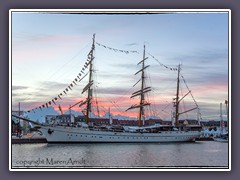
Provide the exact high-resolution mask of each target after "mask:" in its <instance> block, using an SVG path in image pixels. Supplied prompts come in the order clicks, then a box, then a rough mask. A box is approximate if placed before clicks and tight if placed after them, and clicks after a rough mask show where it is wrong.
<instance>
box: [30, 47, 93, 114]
mask: <svg viewBox="0 0 240 180" xmlns="http://www.w3.org/2000/svg"><path fill="white" fill-rule="evenodd" d="M92 59H94V57H93V49H91V50H90V52H89V53H88V55H87V60H86V62H85V63H84V65H83V67H82V69H81V70H80V72H79V73H78V75H77V77H76V78H74V80H73V81H72V83H70V84H69V85H68V87H66V88H65V89H64V90H63V91H62V92H63V93H60V94H58V95H57V97H58V98H57V97H55V98H53V99H52V100H50V101H48V102H47V103H45V104H43V105H41V106H39V107H36V108H33V109H31V110H28V111H26V112H27V113H30V112H31V111H33V112H34V113H35V111H34V109H38V108H39V109H41V110H42V108H45V107H46V108H48V107H49V106H51V105H53V104H54V105H56V101H57V100H59V99H61V100H62V97H61V96H65V95H67V93H68V92H69V91H70V90H72V88H73V87H74V85H77V82H80V81H81V80H82V79H83V78H84V77H86V76H87V74H88V73H86V74H85V72H84V71H85V70H86V69H87V67H88V66H89V65H90V64H91V61H92ZM82 75H84V76H83V77H81V76H82Z"/></svg>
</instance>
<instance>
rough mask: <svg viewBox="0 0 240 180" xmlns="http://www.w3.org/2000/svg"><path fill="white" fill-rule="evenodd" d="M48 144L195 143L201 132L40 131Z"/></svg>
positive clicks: (63, 128)
mask: <svg viewBox="0 0 240 180" xmlns="http://www.w3.org/2000/svg"><path fill="white" fill-rule="evenodd" d="M39 130H40V131H41V132H42V133H43V135H44V136H45V138H46V139H47V141H48V143H160V142H188V141H195V139H196V138H199V137H200V135H201V133H200V132H199V131H188V132H186V131H161V132H158V133H138V132H110V131H97V130H89V129H87V128H86V129H84V128H72V127H45V126H42V127H41V128H40V129H39Z"/></svg>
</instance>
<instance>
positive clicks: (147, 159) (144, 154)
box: [12, 142, 228, 168]
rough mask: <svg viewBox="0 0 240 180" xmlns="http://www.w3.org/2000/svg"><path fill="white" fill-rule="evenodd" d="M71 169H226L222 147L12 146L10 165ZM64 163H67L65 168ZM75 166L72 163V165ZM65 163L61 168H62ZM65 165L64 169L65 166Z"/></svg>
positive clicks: (224, 147)
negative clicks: (27, 163) (33, 163)
mask: <svg viewBox="0 0 240 180" xmlns="http://www.w3.org/2000/svg"><path fill="white" fill-rule="evenodd" d="M46 158H48V161H50V160H51V161H52V162H56V163H58V164H57V166H60V167H62V166H74V167H130V168H131V167H191V166H194V167H195V166H197V167H199V166H200V167H215V166H221V167H222V166H224V167H226V166H228V145H227V144H226V143H216V142H200V143H168V144H159V143H153V144H143V143H142V144H141V143H136V144H132V143H131V144H130V143H129V144H128V143H117V144H87V143H86V144H64V145H63V144H25V145H13V146H12V165H13V167H14V166H19V162H20V161H24V160H28V161H31V160H37V159H40V160H43V161H45V162H44V163H45V164H44V163H43V164H42V165H43V166H44V165H45V166H50V167H54V165H56V164H54V163H52V164H50V163H48V164H46V161H47V160H46ZM67 162H70V163H68V164H67ZM74 162H75V163H74ZM64 163H65V164H64ZM66 164H67V165H66Z"/></svg>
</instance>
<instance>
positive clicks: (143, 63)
mask: <svg viewBox="0 0 240 180" xmlns="http://www.w3.org/2000/svg"><path fill="white" fill-rule="evenodd" d="M143 59H145V44H144V46H143ZM144 68H145V60H143V61H142V75H141V92H142V93H141V96H140V108H139V118H138V126H141V125H144V123H142V117H144V107H143V104H144V99H145V97H144V93H143V89H144V85H145V82H144V80H145V79H144V78H145V77H144V74H145V73H144ZM143 122H144V121H143Z"/></svg>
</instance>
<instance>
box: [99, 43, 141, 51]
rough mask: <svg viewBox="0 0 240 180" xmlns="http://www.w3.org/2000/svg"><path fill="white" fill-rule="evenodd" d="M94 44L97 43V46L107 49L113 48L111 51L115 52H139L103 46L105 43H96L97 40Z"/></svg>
mask: <svg viewBox="0 0 240 180" xmlns="http://www.w3.org/2000/svg"><path fill="white" fill-rule="evenodd" d="M96 44H97V45H98V46H101V47H104V48H107V49H109V50H113V51H115V52H122V53H126V54H128V53H137V54H139V52H138V51H127V50H121V49H115V48H111V47H108V46H105V45H103V44H100V43H98V42H96Z"/></svg>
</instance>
